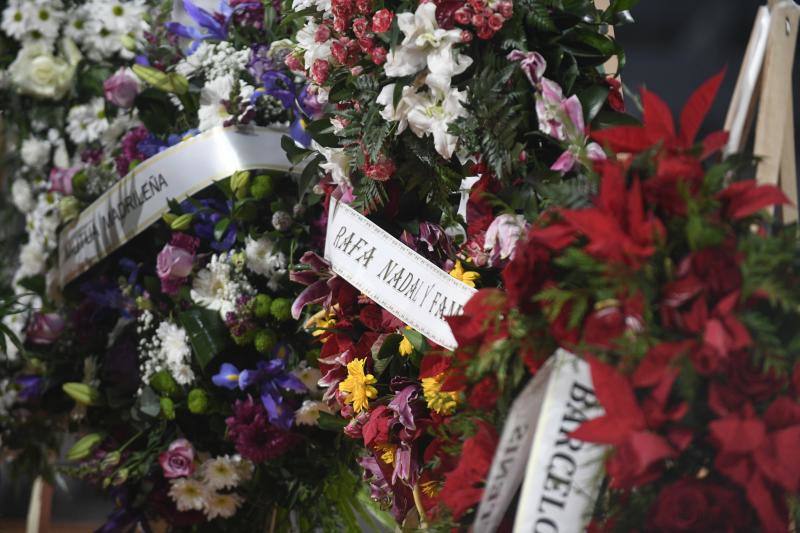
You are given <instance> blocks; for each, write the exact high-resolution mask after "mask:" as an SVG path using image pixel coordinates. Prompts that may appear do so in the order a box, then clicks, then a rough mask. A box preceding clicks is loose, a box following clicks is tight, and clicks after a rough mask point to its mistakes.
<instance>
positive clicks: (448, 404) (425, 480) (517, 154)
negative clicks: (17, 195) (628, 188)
mask: <svg viewBox="0 0 800 533" xmlns="http://www.w3.org/2000/svg"><path fill="white" fill-rule="evenodd" d="M626 5H627V4H626ZM293 7H294V9H295V11H296V13H297V14H298V15H302V16H303V17H304V20H305V22H304V25H303V27H302V29H300V31H298V33H297V35H296V36H295V39H294V45H293V48H292V51H291V53H290V55H289V56H288V57H287V59H286V64H287V65H288V66H289V67H290V68H292V69H293V70H295V71H296V72H302V73H304V74H305V76H306V77H307V78H308V79H309V80H310V81H311V83H312V85H313V86H314V88H315V90H316V92H317V94H318V96H319V97H320V98H322V99H327V102H328V112H327V114H326V115H325V116H324V117H323V118H322V119H320V120H318V121H315V122H312V123H310V124H309V126H308V132H309V135H310V136H311V138H312V144H311V147H310V149H309V150H302V149H299V148H297V149H292V150H290V155H291V156H292V157H293V158H296V159H297V160H300V159H302V158H306V162H307V168H313V167H314V166H318V167H319V168H320V169H321V171H322V173H323V174H324V176H323V179H322V180H321V182H320V184H319V187H320V188H322V189H323V190H324V191H325V194H326V198H327V197H330V196H334V197H336V198H337V199H338V200H339V201H341V202H345V203H348V204H350V206H351V207H354V208H356V209H358V210H359V211H360V212H362V213H363V214H366V215H369V216H370V218H371V220H373V221H375V222H376V223H378V224H379V225H380V226H381V227H382V228H383V229H385V230H387V231H388V232H389V233H390V234H392V235H394V236H396V237H397V238H399V239H400V240H401V241H402V242H403V243H404V244H406V245H407V246H408V247H410V248H411V249H412V250H414V251H415V252H416V253H418V254H420V255H422V256H424V257H425V258H427V259H429V260H431V261H432V262H433V263H435V264H436V265H438V266H439V267H440V268H442V269H443V270H445V271H446V272H449V273H450V274H451V275H452V276H453V277H455V278H456V279H458V280H460V281H463V282H464V283H466V284H467V285H470V286H473V287H475V286H479V285H483V286H495V285H497V284H499V283H500V282H501V278H500V272H501V269H502V268H503V267H504V266H505V265H506V264H507V263H508V261H509V259H510V257H511V254H512V252H513V249H514V246H515V244H516V241H517V240H518V239H519V238H520V236H521V235H523V234H524V233H525V231H526V228H527V226H528V221H531V220H535V219H536V218H537V217H538V216H540V214H541V213H542V212H543V211H544V210H545V209H547V208H548V207H550V206H554V205H573V206H574V205H580V204H582V203H587V202H588V201H589V198H590V194H591V191H592V190H593V183H592V181H591V180H590V174H591V169H592V168H593V161H595V160H601V159H605V157H606V156H605V153H604V152H603V150H602V148H601V146H600V145H599V144H597V143H595V142H593V141H591V140H590V139H589V137H588V135H587V127H586V126H587V124H592V125H593V127H599V126H601V125H607V124H619V123H628V122H630V121H631V119H630V117H628V116H627V115H625V114H624V113H623V105H622V98H621V92H620V84H619V82H618V81H617V80H616V79H615V77H614V76H613V74H615V73H610V74H612V75H611V76H609V75H608V74H606V73H605V72H604V71H603V68H602V65H603V64H604V63H605V62H606V61H607V60H608V59H609V58H610V57H611V56H613V55H620V56H621V50H620V49H619V47H618V46H617V45H616V43H615V42H614V40H613V39H612V38H610V37H609V36H608V35H607V34H606V29H607V27H608V25H613V24H614V23H616V22H620V21H623V20H624V19H625V16H624V13H622V11H623V10H624V9H626V8H625V7H624V6H623V5H622V4H620V5H618V6H615V7H612V8H610V9H608V10H607V11H605V12H604V11H599V10H598V9H597V8H596V7H595V5H594V3H593V2H591V1H585V2H583V1H581V2H571V3H569V5H568V6H567V5H566V4H564V5H562V4H561V3H547V4H545V3H541V2H514V3H511V2H483V1H480V0H478V1H468V2H467V1H453V2H438V1H434V2H420V3H417V2H379V3H373V2H366V1H361V0H359V1H356V0H332V1H331V2H307V1H306V2H304V1H295V2H294V5H293ZM326 203H327V201H326ZM322 229H324V228H322ZM301 263H303V265H305V271H300V270H299V269H298V272H297V273H296V274H295V275H294V276H293V278H294V279H296V280H297V281H298V282H299V283H301V284H303V285H305V286H306V289H305V290H304V291H303V293H302V294H301V295H300V296H299V298H298V299H297V300H296V301H295V305H294V312H295V317H298V318H299V317H301V316H303V313H304V312H305V315H304V320H305V323H306V326H307V329H308V330H309V331H310V332H312V334H313V335H314V336H315V337H317V338H318V339H319V341H320V342H321V343H322V345H321V353H320V357H319V368H320V371H321V373H322V376H323V377H322V380H321V381H320V384H321V385H322V386H323V387H325V388H326V392H325V395H324V396H323V399H324V400H325V401H326V402H327V403H328V405H329V406H330V408H331V409H332V410H333V411H334V412H336V413H338V415H339V416H341V417H342V418H343V419H344V420H345V421H346V422H347V425H346V427H345V428H344V432H345V434H346V435H347V436H348V437H350V438H351V439H353V440H356V441H358V442H359V443H361V444H362V445H363V455H362V456H361V458H360V459H359V463H360V465H361V466H362V468H363V472H364V477H365V479H366V480H367V481H368V482H369V484H370V487H371V494H372V497H373V498H374V499H375V500H377V501H380V502H382V503H383V504H384V505H385V506H386V507H387V508H389V509H391V512H392V514H393V516H394V518H395V519H396V520H397V521H398V522H400V523H405V524H407V525H412V524H422V525H424V526H428V527H434V525H435V526H436V527H443V528H444V527H447V526H448V525H450V526H454V527H455V526H458V525H463V524H466V523H468V522H469V519H470V516H469V514H468V512H469V510H470V509H471V508H472V507H473V506H474V505H475V504H477V502H478V501H479V500H480V497H481V494H482V490H481V488H480V483H482V482H483V479H484V477H485V475H486V473H487V471H488V468H489V465H490V463H491V459H492V453H493V447H494V445H493V443H494V442H495V441H496V438H497V437H496V432H495V427H494V422H495V421H496V420H495V419H491V420H487V419H486V418H485V417H484V416H480V417H476V416H475V412H476V410H477V411H484V410H486V409H488V408H489V407H491V406H494V405H495V403H496V401H497V400H498V397H499V396H500V395H504V397H505V398H506V400H505V401H506V404H507V402H508V401H509V400H510V398H511V395H512V393H513V392H515V391H516V388H515V387H516V385H517V384H518V383H520V381H521V380H522V379H523V377H524V375H525V370H524V367H523V366H522V365H521V364H520V365H518V366H516V367H514V368H513V369H511V370H509V371H508V372H510V373H508V372H506V373H503V374H500V375H499V378H500V379H501V382H500V383H498V382H497V381H496V380H494V379H492V378H489V377H487V379H485V380H483V381H482V383H481V385H480V387H478V388H477V389H476V391H475V392H474V394H470V395H469V396H468V397H466V396H465V395H464V394H463V393H462V392H461V390H462V388H463V387H461V386H460V385H459V383H460V382H459V379H460V378H459V376H460V375H459V374H458V373H457V372H456V371H455V369H454V368H453V365H452V362H453V357H452V354H450V353H449V352H447V351H446V350H442V349H441V348H440V347H438V346H436V345H434V344H433V343H431V342H430V341H428V340H426V339H425V338H424V337H423V336H422V335H421V334H420V333H419V332H417V331H414V330H413V329H411V328H410V327H408V326H407V325H406V324H404V323H403V322H401V321H400V320H399V319H397V318H396V317H394V316H393V315H391V314H390V313H389V312H387V311H386V310H384V309H381V308H380V307H379V306H378V305H376V304H375V303H374V302H372V301H370V300H369V298H367V297H365V296H364V295H362V294H359V291H358V289H356V288H355V287H353V286H352V285H350V284H349V283H347V282H346V281H344V280H343V279H341V278H339V277H338V276H336V275H335V273H334V272H332V271H331V270H330V268H329V266H328V265H327V264H326V263H325V261H324V260H323V259H322V258H320V257H319V256H317V255H315V254H312V253H308V254H306V256H305V257H303V258H302V259H301ZM473 312H474V311H473ZM496 366H497V367H502V369H503V370H504V371H505V366H503V365H496ZM486 370H488V365H487V368H486ZM461 413H463V414H464V416H458V415H459V414H461ZM459 457H461V458H462V460H461V461H459Z"/></svg>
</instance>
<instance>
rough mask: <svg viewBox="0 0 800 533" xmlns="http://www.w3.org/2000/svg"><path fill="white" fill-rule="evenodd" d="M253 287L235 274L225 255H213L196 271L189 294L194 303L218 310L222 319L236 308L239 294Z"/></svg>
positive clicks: (249, 291)
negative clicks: (203, 266)
mask: <svg viewBox="0 0 800 533" xmlns="http://www.w3.org/2000/svg"><path fill="white" fill-rule="evenodd" d="M252 291H253V289H252V287H251V286H250V284H249V283H247V280H245V279H244V278H243V277H242V276H241V275H238V276H237V275H236V272H234V270H233V266H232V265H231V264H230V259H229V257H228V256H226V255H213V256H211V260H210V261H209V262H208V264H207V265H206V266H205V268H203V269H202V270H200V271H199V272H198V273H197V276H195V278H194V280H193V282H192V290H191V291H190V293H189V295H190V296H191V298H192V301H193V302H195V303H196V304H198V305H200V306H202V307H205V308H206V309H213V310H214V311H219V314H220V316H221V317H222V319H223V320H224V319H225V318H226V316H227V314H228V313H230V312H233V311H234V310H235V309H236V300H237V299H238V298H239V296H242V295H244V294H250V293H252Z"/></svg>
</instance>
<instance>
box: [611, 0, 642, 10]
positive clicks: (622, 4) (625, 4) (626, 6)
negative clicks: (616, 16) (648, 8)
mask: <svg viewBox="0 0 800 533" xmlns="http://www.w3.org/2000/svg"><path fill="white" fill-rule="evenodd" d="M638 3H639V0H613V1H612V2H611V5H610V6H609V8H608V10H609V11H611V12H612V13H619V12H620V11H630V10H631V9H632V8H633V7H634V6H635V5H636V4H638Z"/></svg>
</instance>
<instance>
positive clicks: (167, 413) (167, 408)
mask: <svg viewBox="0 0 800 533" xmlns="http://www.w3.org/2000/svg"><path fill="white" fill-rule="evenodd" d="M158 403H159V404H160V405H161V414H162V415H164V418H166V419H167V420H175V403H174V402H173V401H172V400H171V399H169V398H166V397H164V398H161V399H160V400H159V402H158Z"/></svg>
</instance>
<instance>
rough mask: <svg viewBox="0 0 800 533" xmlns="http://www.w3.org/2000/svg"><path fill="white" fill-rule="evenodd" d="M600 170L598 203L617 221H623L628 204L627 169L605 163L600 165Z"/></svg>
mask: <svg viewBox="0 0 800 533" xmlns="http://www.w3.org/2000/svg"><path fill="white" fill-rule="evenodd" d="M598 170H599V171H600V195H599V196H598V198H597V202H596V203H597V204H598V205H599V207H601V208H602V209H604V210H605V211H607V212H608V213H610V214H612V215H613V216H614V217H615V218H616V219H618V220H622V217H623V213H624V212H625V204H626V201H625V200H626V198H625V196H626V192H625V173H624V170H625V169H624V168H623V167H622V165H620V164H619V163H617V162H615V161H604V162H602V163H599V164H598Z"/></svg>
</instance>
